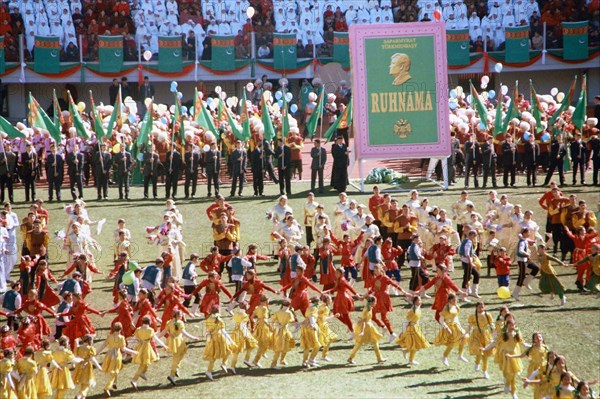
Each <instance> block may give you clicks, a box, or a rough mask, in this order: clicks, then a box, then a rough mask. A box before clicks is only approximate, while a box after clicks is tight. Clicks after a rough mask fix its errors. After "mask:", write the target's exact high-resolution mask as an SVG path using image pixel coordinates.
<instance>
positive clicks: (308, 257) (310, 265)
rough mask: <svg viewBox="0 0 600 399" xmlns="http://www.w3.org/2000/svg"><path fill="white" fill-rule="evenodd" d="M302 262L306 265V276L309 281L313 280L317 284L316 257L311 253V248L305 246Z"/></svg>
mask: <svg viewBox="0 0 600 399" xmlns="http://www.w3.org/2000/svg"><path fill="white" fill-rule="evenodd" d="M302 261H304V264H305V265H306V271H305V272H304V275H305V276H306V278H307V279H309V280H312V282H313V283H316V282H317V275H316V274H315V264H316V260H315V257H314V256H313V255H312V254H311V253H310V247H309V246H308V245H305V246H304V247H303V248H302Z"/></svg>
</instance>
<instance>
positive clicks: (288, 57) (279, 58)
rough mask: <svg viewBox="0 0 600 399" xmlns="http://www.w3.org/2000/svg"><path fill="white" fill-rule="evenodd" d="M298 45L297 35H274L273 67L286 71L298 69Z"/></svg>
mask: <svg viewBox="0 0 600 399" xmlns="http://www.w3.org/2000/svg"><path fill="white" fill-rule="evenodd" d="M296 43H297V39H296V34H295V33H275V34H273V66H274V67H275V69H277V70H280V71H285V70H288V69H295V68H296V66H297V59H296Z"/></svg>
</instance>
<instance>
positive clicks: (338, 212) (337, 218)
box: [333, 193, 350, 237]
mask: <svg viewBox="0 0 600 399" xmlns="http://www.w3.org/2000/svg"><path fill="white" fill-rule="evenodd" d="M338 197H339V199H340V200H339V201H338V202H336V204H335V208H334V211H333V234H334V235H335V236H336V237H341V236H342V223H343V221H344V215H345V212H346V209H348V207H349V205H350V201H348V195H346V193H340V194H339V195H338Z"/></svg>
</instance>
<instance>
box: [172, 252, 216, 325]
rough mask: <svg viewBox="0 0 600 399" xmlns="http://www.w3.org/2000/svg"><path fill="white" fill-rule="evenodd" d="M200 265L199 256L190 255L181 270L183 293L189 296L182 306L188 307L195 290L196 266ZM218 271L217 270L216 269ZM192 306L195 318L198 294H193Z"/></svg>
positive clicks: (198, 305)
mask: <svg viewBox="0 0 600 399" xmlns="http://www.w3.org/2000/svg"><path fill="white" fill-rule="evenodd" d="M199 264H200V255H198V254H196V253H192V254H191V255H190V260H189V262H188V263H187V265H185V267H184V268H183V274H182V276H181V279H182V280H183V291H184V292H185V293H186V295H189V296H188V297H187V298H186V299H185V300H184V301H183V306H185V307H188V306H189V305H190V299H191V298H192V293H193V292H194V290H195V289H196V277H198V274H197V273H196V266H198V265H199ZM217 270H218V268H217ZM193 297H194V304H193V305H192V311H191V313H192V314H193V315H194V316H196V315H198V307H200V294H199V292H195V293H194V295H193Z"/></svg>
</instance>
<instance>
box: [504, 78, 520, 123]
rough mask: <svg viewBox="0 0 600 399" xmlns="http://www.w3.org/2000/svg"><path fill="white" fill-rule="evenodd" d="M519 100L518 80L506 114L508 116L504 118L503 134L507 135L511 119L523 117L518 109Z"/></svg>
mask: <svg viewBox="0 0 600 399" xmlns="http://www.w3.org/2000/svg"><path fill="white" fill-rule="evenodd" d="M518 99H519V81H518V80H517V81H516V82H515V88H514V91H513V98H512V99H511V100H510V106H509V107H508V112H507V113H506V116H505V117H504V125H503V126H502V133H506V130H507V129H508V123H509V122H510V120H511V119H513V118H520V117H521V113H520V112H519V109H518V108H517V101H518Z"/></svg>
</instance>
